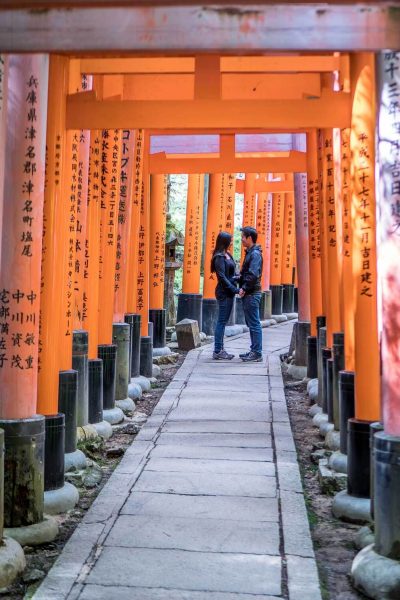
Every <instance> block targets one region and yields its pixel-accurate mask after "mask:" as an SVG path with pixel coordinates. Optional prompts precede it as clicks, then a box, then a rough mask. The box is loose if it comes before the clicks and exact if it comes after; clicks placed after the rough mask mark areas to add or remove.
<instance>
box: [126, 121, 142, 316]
mask: <svg viewBox="0 0 400 600" xmlns="http://www.w3.org/2000/svg"><path fill="white" fill-rule="evenodd" d="M144 146H145V136H144V132H143V130H142V129H138V130H136V131H135V149H134V160H133V169H134V172H133V188H132V211H131V225H130V238H129V266H128V297H127V311H128V313H135V312H136V309H137V279H138V264H139V262H138V252H139V229H140V207H141V202H142V188H143V165H144Z"/></svg>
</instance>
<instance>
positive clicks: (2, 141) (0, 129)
mask: <svg viewBox="0 0 400 600" xmlns="http://www.w3.org/2000/svg"><path fill="white" fill-rule="evenodd" d="M7 97H8V56H4V55H0V234H1V232H2V229H3V205H4V165H5V160H6V139H7ZM0 264H1V244H0Z"/></svg>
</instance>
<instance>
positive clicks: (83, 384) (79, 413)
mask: <svg viewBox="0 0 400 600" xmlns="http://www.w3.org/2000/svg"><path fill="white" fill-rule="evenodd" d="M88 347H89V334H88V332H87V331H85V330H83V329H79V330H76V331H74V332H73V336H72V368H73V369H74V371H77V372H78V373H79V375H78V400H77V409H76V419H77V424H78V426H79V427H82V426H83V425H87V423H88V419H89V399H88V364H87V363H88ZM61 412H62V411H61Z"/></svg>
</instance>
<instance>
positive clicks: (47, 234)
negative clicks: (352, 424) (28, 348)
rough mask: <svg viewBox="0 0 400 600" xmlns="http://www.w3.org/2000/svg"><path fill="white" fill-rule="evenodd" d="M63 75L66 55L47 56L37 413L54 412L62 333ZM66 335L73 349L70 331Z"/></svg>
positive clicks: (64, 235)
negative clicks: (46, 111) (45, 151)
mask: <svg viewBox="0 0 400 600" xmlns="http://www.w3.org/2000/svg"><path fill="white" fill-rule="evenodd" d="M68 77H69V61H68V59H67V58H65V57H62V56H55V55H53V56H51V58H50V67H49V82H50V84H51V85H50V86H49V92H48V114H47V136H46V146H47V157H46V158H47V160H46V180H45V189H44V209H43V210H44V213H43V252H42V273H41V290H40V293H41V299H40V320H41V325H40V350H39V365H40V369H39V378H38V412H39V413H41V414H44V415H51V414H56V413H57V412H58V377H59V375H58V374H59V371H60V370H61V367H60V364H61V356H60V354H59V346H60V344H61V336H62V335H63V334H64V333H65V330H64V329H63V327H64V325H65V320H64V318H63V317H64V315H62V295H63V294H65V293H66V290H65V288H64V285H63V281H64V278H65V277H66V273H65V271H66V263H65V256H66V251H65V248H66V245H67V242H68V230H69V221H68V202H67V197H66V192H65V189H66V187H67V182H66V181H65V166H66V159H65V144H66V133H65V107H66V95H67V91H68ZM71 313H72V311H71ZM69 340H70V342H69V343H70V345H71V353H72V335H71V336H70V337H69ZM69 368H71V367H69Z"/></svg>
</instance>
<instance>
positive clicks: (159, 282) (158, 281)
mask: <svg viewBox="0 0 400 600" xmlns="http://www.w3.org/2000/svg"><path fill="white" fill-rule="evenodd" d="M167 185H168V175H152V176H151V179H150V231H149V238H150V258H149V261H150V263H149V265H150V268H149V277H150V291H149V306H150V308H151V309H156V310H161V309H163V308H164V276H165V228H166V215H167Z"/></svg>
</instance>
